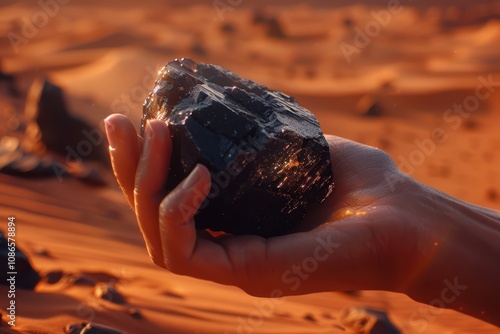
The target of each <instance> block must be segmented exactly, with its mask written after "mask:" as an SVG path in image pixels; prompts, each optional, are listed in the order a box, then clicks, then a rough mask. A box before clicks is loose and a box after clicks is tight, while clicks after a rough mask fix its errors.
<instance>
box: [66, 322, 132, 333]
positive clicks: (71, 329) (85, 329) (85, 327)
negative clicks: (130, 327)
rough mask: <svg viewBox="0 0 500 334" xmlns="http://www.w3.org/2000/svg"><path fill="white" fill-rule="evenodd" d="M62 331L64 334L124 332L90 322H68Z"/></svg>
mask: <svg viewBox="0 0 500 334" xmlns="http://www.w3.org/2000/svg"><path fill="white" fill-rule="evenodd" d="M64 331H65V333H66V334H124V332H122V331H120V330H118V329H114V328H112V327H109V326H105V325H100V324H95V323H92V322H82V323H79V324H69V325H67V326H66V328H65V329H64Z"/></svg>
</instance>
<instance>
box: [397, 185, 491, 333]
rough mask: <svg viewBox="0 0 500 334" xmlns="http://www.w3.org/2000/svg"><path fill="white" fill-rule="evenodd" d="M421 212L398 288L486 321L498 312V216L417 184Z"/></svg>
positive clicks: (427, 300) (413, 295) (416, 297)
mask: <svg viewBox="0 0 500 334" xmlns="http://www.w3.org/2000/svg"><path fill="white" fill-rule="evenodd" d="M420 196H421V198H420V200H421V203H423V204H424V207H423V208H422V209H424V208H425V209H424V210H423V211H425V213H423V214H421V215H420V216H417V217H416V218H415V219H416V220H415V222H414V223H415V224H418V226H420V227H421V229H420V232H421V234H420V235H419V236H417V238H419V243H418V247H417V249H416V250H415V251H416V257H415V258H416V261H415V263H414V264H409V265H410V266H413V268H412V270H411V271H410V275H409V276H408V277H407V282H408V284H407V285H406V291H404V292H405V293H406V294H407V295H409V296H410V297H411V298H413V299H415V300H417V301H420V302H423V303H426V304H431V305H433V306H436V307H440V308H451V309H455V310H457V311H460V312H463V313H467V314H469V315H472V316H474V317H477V318H481V319H483V320H486V321H489V322H494V323H495V322H496V323H497V324H498V322H499V319H495V318H497V317H498V314H500V309H499V306H498V302H497V300H495V299H496V298H497V297H496V296H498V295H500V288H499V287H498V283H497V282H498V281H500V267H499V266H498V263H497V258H498V256H499V255H500V253H499V250H500V247H499V246H498V242H499V240H500V215H499V214H498V212H495V211H493V210H489V209H486V208H482V207H478V206H475V205H472V204H469V203H465V202H463V201H460V200H457V199H455V198H452V197H450V196H448V195H446V194H444V193H441V192H439V191H436V190H434V189H432V188H429V187H425V186H423V192H422V193H421V194H420Z"/></svg>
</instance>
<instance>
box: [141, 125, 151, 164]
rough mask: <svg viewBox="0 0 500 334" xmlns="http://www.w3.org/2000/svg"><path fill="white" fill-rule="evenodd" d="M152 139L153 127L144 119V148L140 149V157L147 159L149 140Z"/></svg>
mask: <svg viewBox="0 0 500 334" xmlns="http://www.w3.org/2000/svg"><path fill="white" fill-rule="evenodd" d="M152 140H153V129H152V128H151V125H150V124H149V120H147V121H146V129H145V130H144V149H143V151H142V159H147V158H148V156H149V152H150V151H151V146H152V145H151V141H152Z"/></svg>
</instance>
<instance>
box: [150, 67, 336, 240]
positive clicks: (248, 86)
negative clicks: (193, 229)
mask: <svg viewBox="0 0 500 334" xmlns="http://www.w3.org/2000/svg"><path fill="white" fill-rule="evenodd" d="M150 119H159V120H164V121H166V122H167V123H168V125H169V128H170V132H171V136H172V144H173V151H172V158H171V165H170V169H169V175H168V180H167V183H166V188H167V190H168V191H170V190H172V189H173V188H174V187H175V186H177V185H178V184H179V183H180V182H181V181H182V180H183V179H184V178H185V177H186V176H187V175H188V174H189V173H190V172H191V170H192V169H193V168H194V167H195V166H196V164H198V163H201V164H203V165H204V166H206V167H207V168H208V169H209V171H210V173H211V176H212V187H211V190H210V193H209V195H208V197H207V198H206V199H205V201H204V202H203V203H202V204H201V207H200V209H199V210H198V211H197V214H196V216H195V221H196V226H197V228H200V229H205V228H209V229H211V230H213V231H224V232H227V233H231V234H255V235H260V236H263V237H271V236H276V235H282V234H286V233H288V232H290V231H291V230H293V229H294V228H295V227H296V226H297V225H298V223H300V221H301V220H302V219H303V217H304V215H305V213H306V211H307V209H308V207H309V206H310V205H311V204H314V203H321V202H323V201H324V200H325V199H326V197H327V196H328V195H329V194H330V193H331V191H332V189H333V173H332V166H331V161H330V152H329V148H328V143H327V142H326V140H325V138H324V136H323V133H322V131H321V129H320V127H319V123H318V121H317V120H316V118H315V117H314V115H313V114H312V113H311V112H309V111H308V110H306V109H304V108H303V107H301V106H300V105H299V104H298V103H297V102H296V101H295V99H294V98H293V97H290V96H287V95H285V94H283V93H281V92H277V91H273V90H269V89H268V88H267V87H265V86H262V85H259V84H257V83H255V82H253V81H250V80H246V79H243V78H241V77H239V76H238V75H236V74H234V73H232V72H230V71H228V70H226V69H224V68H222V67H219V66H215V65H208V64H203V63H196V62H194V61H193V60H191V59H187V58H183V59H181V60H175V61H172V62H169V63H167V64H166V65H165V67H163V69H162V70H160V71H159V73H158V78H157V80H156V83H155V87H154V89H153V91H152V92H151V93H150V95H149V96H148V98H147V99H146V101H145V103H144V114H143V118H142V126H141V131H142V132H143V133H144V128H145V125H146V121H147V120H150ZM195 207H196V205H195V203H193V205H192V206H188V207H185V208H181V209H182V210H184V211H185V212H188V211H186V210H194V209H195Z"/></svg>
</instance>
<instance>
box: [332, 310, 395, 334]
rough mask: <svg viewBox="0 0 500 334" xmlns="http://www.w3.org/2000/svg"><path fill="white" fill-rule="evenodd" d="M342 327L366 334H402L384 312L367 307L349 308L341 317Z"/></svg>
mask: <svg viewBox="0 0 500 334" xmlns="http://www.w3.org/2000/svg"><path fill="white" fill-rule="evenodd" d="M340 321H341V322H342V325H344V326H345V327H348V328H349V329H351V330H353V331H355V332H356V333H366V334H401V331H400V330H399V329H398V328H397V327H396V326H395V325H394V324H393V323H392V322H391V320H390V319H389V316H388V315H387V313H385V312H384V311H380V310H375V309H371V308H366V307H349V308H347V309H345V310H344V311H343V313H342V314H341V316H340Z"/></svg>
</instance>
